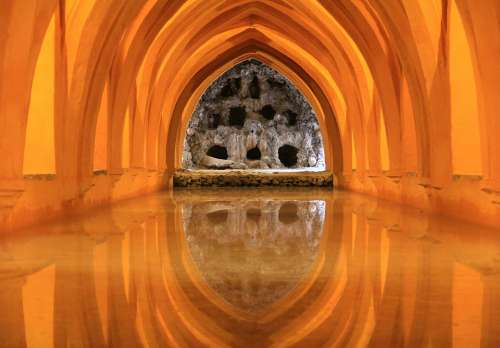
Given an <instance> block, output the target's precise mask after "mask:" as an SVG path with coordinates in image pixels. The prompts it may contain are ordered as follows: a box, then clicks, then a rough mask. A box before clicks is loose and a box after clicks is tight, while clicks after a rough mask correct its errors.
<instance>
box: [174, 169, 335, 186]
mask: <svg viewBox="0 0 500 348" xmlns="http://www.w3.org/2000/svg"><path fill="white" fill-rule="evenodd" d="M173 181H174V186H175V187H225V186H233V187H245V186H281V187H283V186H293V187H299V186H309V187H312V186H316V187H332V186H333V181H334V179H333V174H332V173H331V172H297V173H290V172H275V173H273V172H262V171H252V170H228V171H224V172H221V171H212V170H197V171H183V170H179V171H176V172H175V174H174V180H173Z"/></svg>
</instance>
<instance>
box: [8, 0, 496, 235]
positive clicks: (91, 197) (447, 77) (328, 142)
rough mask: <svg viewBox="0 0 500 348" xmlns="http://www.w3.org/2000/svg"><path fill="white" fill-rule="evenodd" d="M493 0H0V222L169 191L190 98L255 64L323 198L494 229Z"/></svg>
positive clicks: (39, 217) (14, 223) (11, 223)
mask: <svg viewBox="0 0 500 348" xmlns="http://www.w3.org/2000/svg"><path fill="white" fill-rule="evenodd" d="M499 11H500V3H499V2H498V1H496V0H481V1H475V0H433V1H418V0H410V1H398V0H394V1H381V0H338V1H329V0H325V1H320V0H304V1H285V0H273V1H271V0H238V1H234V0H227V1H223V0H203V1H201V0H200V1H197V0H189V1H187V0H185V1H173V0H169V1H167V0H164V1H161V0H157V1H153V0H134V1H127V0H105V1H96V0H66V1H64V0H59V1H57V0H43V1H42V0H38V1H36V0H26V1H15V0H6V1H2V3H1V4H0V15H1V21H0V62H1V64H0V69H1V73H0V132H1V135H0V153H1V154H2V156H3V158H2V161H1V162H0V200H1V206H2V210H1V220H0V222H1V227H2V229H11V228H15V227H19V226H21V225H28V224H32V223H35V222H37V221H40V220H42V219H47V218H49V217H51V216H58V215H61V214H63V213H65V212H68V211H73V210H79V209H82V208H85V207H91V206H95V205H101V204H103V203H109V202H113V201H116V200H119V199H122V198H126V197H130V196H135V195H139V194H142V193H145V192H148V191H154V190H157V189H160V188H165V187H168V186H169V183H170V182H171V176H172V173H173V172H174V171H175V169H176V168H178V167H179V166H180V162H181V156H182V151H180V149H182V143H183V140H184V132H185V127H186V125H187V122H188V120H189V118H190V115H191V113H192V111H193V109H194V106H195V105H196V103H197V100H198V98H199V97H200V96H201V94H202V93H203V91H204V89H205V88H207V87H208V86H209V84H210V83H211V82H212V81H213V80H215V79H216V77H217V76H219V75H220V74H221V73H222V72H223V71H225V70H227V69H229V68H230V67H231V66H233V65H235V64H236V63H237V62H239V61H242V60H245V59H248V58H251V57H253V58H256V59H259V60H260V61H263V62H265V63H266V64H268V65H270V66H272V67H273V68H275V69H276V70H278V71H280V72H281V73H283V74H284V75H285V76H287V77H288V78H289V79H290V80H291V81H292V82H293V83H294V84H295V85H296V86H297V87H298V88H299V89H300V90H301V92H302V93H304V95H305V96H306V97H307V98H308V99H309V101H310V102H311V104H312V106H313V107H314V108H315V110H316V113H317V114H318V119H319V122H320V125H321V128H322V133H323V135H324V143H325V153H326V165H327V169H329V170H331V171H333V173H334V174H335V179H336V183H335V184H336V187H338V188H346V189H350V190H354V191H358V192H364V193H368V194H370V195H375V196H378V197H381V198H384V199H389V200H392V201H396V202H400V203H403V204H407V205H411V206H414V207H418V208H420V209H423V210H425V211H428V212H435V213H438V214H446V215H450V216H455V217H460V218H462V219H466V220H469V221H471V222H480V223H482V224H488V225H491V226H497V227H498V226H500V204H499V202H500V195H499V193H500V155H499V153H500V137H499V136H498V134H500V118H499V117H498V110H499V109H500V98H499V89H498V81H500V67H499V64H498V57H499V56H500V28H499V19H498V18H499Z"/></svg>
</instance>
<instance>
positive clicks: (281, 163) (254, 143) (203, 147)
mask: <svg viewBox="0 0 500 348" xmlns="http://www.w3.org/2000/svg"><path fill="white" fill-rule="evenodd" d="M183 166H184V168H188V169H206V168H211V169H247V168H248V169H252V168H253V169H269V168H273V169H279V168H282V169H285V168H315V169H323V168H324V166H325V161H324V151H323V141H322V138H321V132H320V128H319V124H318V120H317V119H316V114H315V113H314V111H313V109H312V107H311V105H310V104H309V102H308V101H307V100H306V99H305V97H304V96H303V95H302V94H301V93H300V92H299V91H298V90H297V88H295V87H294V86H293V85H292V83H291V82H290V81H289V80H287V79H286V78H285V77H284V76H282V75H281V74H279V73H278V72H277V71H275V70H273V69H272V68H270V67H269V66H267V65H265V64H263V63H261V62H259V61H257V60H253V59H252V60H248V61H245V62H242V63H240V64H238V65H236V66H235V67H233V68H232V69H231V70H229V71H227V72H226V73H225V74H224V75H222V76H221V77H220V78H218V79H217V80H216V81H215V82H214V83H213V84H212V85H211V86H210V87H209V88H208V90H207V91H206V92H205V93H204V95H203V96H202V97H201V99H200V102H199V103H198V106H197V108H196V110H195V112H194V114H193V116H192V118H191V121H190V123H189V126H188V130H187V134H186V141H185V144H184V155H183Z"/></svg>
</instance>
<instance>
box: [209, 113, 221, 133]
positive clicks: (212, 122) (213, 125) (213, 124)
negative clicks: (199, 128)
mask: <svg viewBox="0 0 500 348" xmlns="http://www.w3.org/2000/svg"><path fill="white" fill-rule="evenodd" d="M219 123H220V114H211V115H209V116H208V124H207V126H208V129H217V127H219Z"/></svg>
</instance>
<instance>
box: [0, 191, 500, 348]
mask: <svg viewBox="0 0 500 348" xmlns="http://www.w3.org/2000/svg"><path fill="white" fill-rule="evenodd" d="M0 308H1V309H2V315H0V338H1V342H0V346H1V347H23V346H29V347H52V346H58V347H62V346H72V347H73V346H74V347H102V346H112V347H136V346H137V347H140V346H147V347H176V346H177V347H202V346H211V347H268V346H279V347H288V346H297V347H323V346H328V347H365V346H369V347H467V348H469V347H500V231H497V230H491V229H487V228H482V227H479V226H474V225H467V224H464V223H461V222H458V221H453V220H447V219H442V218H438V217H432V216H428V215H425V214H423V213H421V212H419V211H417V210H411V209H406V208H402V207H400V206H397V205H392V204H390V203H386V202H382V201H376V200H374V199H372V198H367V197H364V196H360V195H356V194H351V193H346V192H338V191H335V192H332V191H331V190H329V189H320V188H317V189H312V188H307V189H286V188H280V189H255V188H254V189H245V190H242V189H224V190H217V189H203V190H194V189H191V190H177V191H175V192H164V193H159V194H155V195H151V196H147V197H143V198H139V199H135V200H129V201H126V202H123V203H120V204H116V205H113V206H111V207H108V208H101V209H97V210H95V211H93V212H90V213H87V214H86V215H82V216H78V217H73V218H71V219H67V220H65V221H59V222H57V223H53V224H48V225H44V226H39V227H36V228H32V229H30V230H26V231H22V232H21V233H19V232H18V233H16V234H15V235H2V236H1V237H0Z"/></svg>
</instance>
